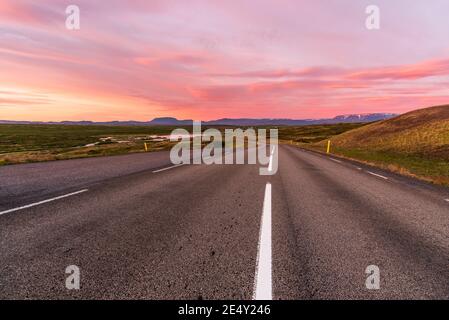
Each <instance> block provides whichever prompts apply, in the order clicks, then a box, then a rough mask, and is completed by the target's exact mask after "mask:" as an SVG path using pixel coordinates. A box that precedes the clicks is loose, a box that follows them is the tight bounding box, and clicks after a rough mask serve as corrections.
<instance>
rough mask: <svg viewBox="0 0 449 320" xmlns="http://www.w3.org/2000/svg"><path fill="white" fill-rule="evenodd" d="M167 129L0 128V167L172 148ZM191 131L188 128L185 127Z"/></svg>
mask: <svg viewBox="0 0 449 320" xmlns="http://www.w3.org/2000/svg"><path fill="white" fill-rule="evenodd" d="M173 129H174V128H173V127H168V126H160V127H156V126H151V127H150V126H145V127H144V126H142V127H140V126H129V127H122V126H90V125H89V126H77V125H0V165H1V164H13V163H24V162H37V161H49V160H61V159H71V158H82V157H93V156H105V155H116V154H125V153H130V152H143V151H144V143H145V142H146V143H147V146H148V148H149V151H157V150H164V149H167V148H169V147H170V145H171V144H170V142H169V141H166V140H164V141H158V139H157V138H156V137H155V136H158V135H168V134H170V132H171V131H172V130H173ZM186 129H188V128H186Z"/></svg>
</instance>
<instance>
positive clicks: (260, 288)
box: [253, 183, 273, 300]
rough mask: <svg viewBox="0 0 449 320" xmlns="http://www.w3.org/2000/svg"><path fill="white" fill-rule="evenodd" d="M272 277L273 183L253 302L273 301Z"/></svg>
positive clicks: (262, 228)
mask: <svg viewBox="0 0 449 320" xmlns="http://www.w3.org/2000/svg"><path fill="white" fill-rule="evenodd" d="M271 276H272V273H271V183H267V185H266V187H265V197H264V200H263V211H262V219H261V224H260V235H259V243H258V248H257V260H256V275H255V278H254V292H253V300H272V298H273V297H272V295H273V289H272V279H271Z"/></svg>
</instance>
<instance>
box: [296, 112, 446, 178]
mask: <svg viewBox="0 0 449 320" xmlns="http://www.w3.org/2000/svg"><path fill="white" fill-rule="evenodd" d="M329 139H330V140H331V145H332V147H331V152H332V153H333V154H336V155H339V156H342V157H346V158H350V159H355V160H359V161H362V162H364V163H367V164H370V165H374V166H378V167H381V168H383V169H387V170H390V171H393V172H396V173H400V174H403V175H408V176H413V177H416V178H419V179H421V180H425V181H428V182H432V183H436V184H442V185H449V105H446V106H437V107H431V108H426V109H420V110H416V111H412V112H409V113H406V114H403V115H401V116H398V117H396V118H393V119H389V120H384V121H380V122H376V123H371V124H369V125H366V126H363V127H360V128H357V129H354V130H350V131H347V132H345V133H342V134H340V135H336V136H333V137H329ZM326 144H327V139H323V140H322V141H320V142H315V143H310V144H302V146H303V147H306V148H312V149H314V150H317V151H322V152H324V151H325V150H326Z"/></svg>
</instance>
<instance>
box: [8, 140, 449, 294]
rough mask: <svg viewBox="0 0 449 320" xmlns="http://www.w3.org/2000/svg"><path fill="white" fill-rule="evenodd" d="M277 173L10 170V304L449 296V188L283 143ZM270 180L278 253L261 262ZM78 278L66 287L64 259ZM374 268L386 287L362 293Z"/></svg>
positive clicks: (125, 160)
mask: <svg viewBox="0 0 449 320" xmlns="http://www.w3.org/2000/svg"><path fill="white" fill-rule="evenodd" d="M278 151H279V169H278V171H277V173H276V174H275V175H273V176H261V175H259V168H260V166H259V165H204V164H203V165H184V166H179V167H176V168H171V169H169V170H165V171H159V169H164V168H170V167H171V166H172V165H171V164H170V161H169V154H168V152H158V153H145V154H134V155H126V156H115V157H107V158H92V159H78V160H67V161H59V162H47V163H36V164H25V165H13V166H5V167H1V168H0V181H1V183H0V212H5V211H8V210H11V209H14V208H20V207H23V206H26V205H29V204H33V203H34V204H35V203H38V202H42V201H45V200H48V199H52V198H54V197H59V196H62V195H66V194H70V193H73V192H76V191H78V190H87V191H85V192H82V193H79V194H74V195H72V196H68V197H65V198H61V199H57V200H54V201H49V202H43V203H41V204H38V205H34V206H32V207H26V208H23V209H20V210H16V211H12V212H6V213H4V214H2V213H0V298H1V299H245V300H247V299H248V300H249V299H252V298H253V296H254V291H255V290H256V289H255V274H256V270H257V268H258V265H259V264H261V263H262V264H265V265H267V264H269V265H271V267H272V272H271V273H272V278H271V282H270V283H269V284H265V285H270V286H272V295H273V299H287V300H288V299H448V298H449V269H448V266H449V201H446V199H449V189H447V188H443V187H434V186H431V185H428V184H425V183H421V182H418V181H416V180H413V179H410V178H404V177H401V176H397V175H395V174H391V173H388V172H384V171H382V170H378V169H374V168H370V167H367V166H363V165H359V164H357V163H354V162H350V161H345V160H343V159H338V158H335V157H329V156H326V155H321V154H316V153H313V152H310V151H305V150H302V149H299V148H296V147H292V146H280V147H279V150H278ZM267 183H270V184H271V189H272V194H271V201H272V205H271V212H270V215H271V220H272V225H271V235H270V237H271V238H270V239H269V240H270V242H271V249H272V257H271V261H263V262H260V261H257V257H258V250H259V249H260V248H259V241H260V230H261V216H262V212H263V208H264V195H265V190H266V185H267ZM69 265H76V266H78V267H79V269H80V272H81V280H80V283H81V287H80V290H68V289H67V288H66V286H65V281H66V278H67V276H68V275H67V274H66V273H65V270H66V267H67V266H69ZM370 265H375V266H378V268H379V270H380V289H378V290H372V289H371V290H370V289H368V288H367V287H366V284H365V282H366V279H367V277H368V276H369V275H368V274H366V273H365V270H366V268H367V267H368V266H370Z"/></svg>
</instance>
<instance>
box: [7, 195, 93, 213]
mask: <svg viewBox="0 0 449 320" xmlns="http://www.w3.org/2000/svg"><path fill="white" fill-rule="evenodd" d="M86 191H89V189H83V190H79V191H76V192H72V193H68V194H65V195H62V196H59V197H56V198H51V199H47V200H43V201H39V202H35V203H31V204H28V205H26V206H22V207H18V208H14V209H10V210H6V211H2V212H0V216H1V215H2V214H5V213H10V212H14V211H18V210H23V209H27V208H31V207H35V206H38V205H40V204H44V203H47V202H51V201H55V200H59V199H63V198H67V197H71V196H74V195H77V194H80V193H83V192H86Z"/></svg>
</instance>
